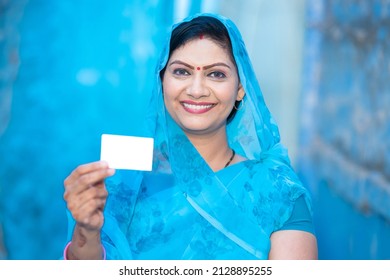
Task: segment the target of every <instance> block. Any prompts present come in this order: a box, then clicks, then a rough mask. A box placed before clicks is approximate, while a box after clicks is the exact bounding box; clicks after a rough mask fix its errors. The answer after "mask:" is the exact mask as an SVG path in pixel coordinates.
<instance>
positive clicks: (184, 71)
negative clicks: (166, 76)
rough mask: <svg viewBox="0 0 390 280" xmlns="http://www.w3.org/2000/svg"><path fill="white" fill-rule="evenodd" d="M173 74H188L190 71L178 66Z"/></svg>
mask: <svg viewBox="0 0 390 280" xmlns="http://www.w3.org/2000/svg"><path fill="white" fill-rule="evenodd" d="M173 74H174V75H177V76H188V75H189V74H190V73H188V71H187V70H186V69H184V68H176V69H174V70H173Z"/></svg>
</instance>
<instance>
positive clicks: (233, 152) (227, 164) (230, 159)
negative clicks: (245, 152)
mask: <svg viewBox="0 0 390 280" xmlns="http://www.w3.org/2000/svg"><path fill="white" fill-rule="evenodd" d="M235 155H236V151H234V150H233V149H232V156H231V157H230V158H229V160H228V162H227V163H226V164H225V167H228V166H229V164H230V163H231V162H232V160H233V159H234V156H235Z"/></svg>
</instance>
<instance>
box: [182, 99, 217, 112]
mask: <svg viewBox="0 0 390 280" xmlns="http://www.w3.org/2000/svg"><path fill="white" fill-rule="evenodd" d="M181 104H182V105H183V107H184V109H185V110H186V111H187V112H190V113H194V114H202V113H205V112H207V111H209V110H210V109H211V108H213V107H214V106H215V104H213V103H208V104H195V103H187V102H181Z"/></svg>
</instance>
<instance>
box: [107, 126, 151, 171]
mask: <svg viewBox="0 0 390 280" xmlns="http://www.w3.org/2000/svg"><path fill="white" fill-rule="evenodd" d="M100 160H102V161H106V162H107V163H108V166H109V167H110V168H114V169H128V170H144V171H151V170H152V164H153V138H147V137H137V136H124V135H114V134H102V138H101V152H100Z"/></svg>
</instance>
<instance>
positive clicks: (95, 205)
mask: <svg viewBox="0 0 390 280" xmlns="http://www.w3.org/2000/svg"><path fill="white" fill-rule="evenodd" d="M104 205H105V199H94V200H89V201H88V202H87V203H84V204H83V205H82V206H81V207H80V208H78V209H76V210H75V211H71V213H72V216H73V218H74V219H75V220H76V221H77V222H78V223H80V224H82V225H85V226H88V227H94V226H96V217H95V218H94V216H95V215H98V216H102V209H103V208H104ZM102 218H103V217H102ZM93 220H95V222H94V223H95V225H92V224H91V221H93Z"/></svg>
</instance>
